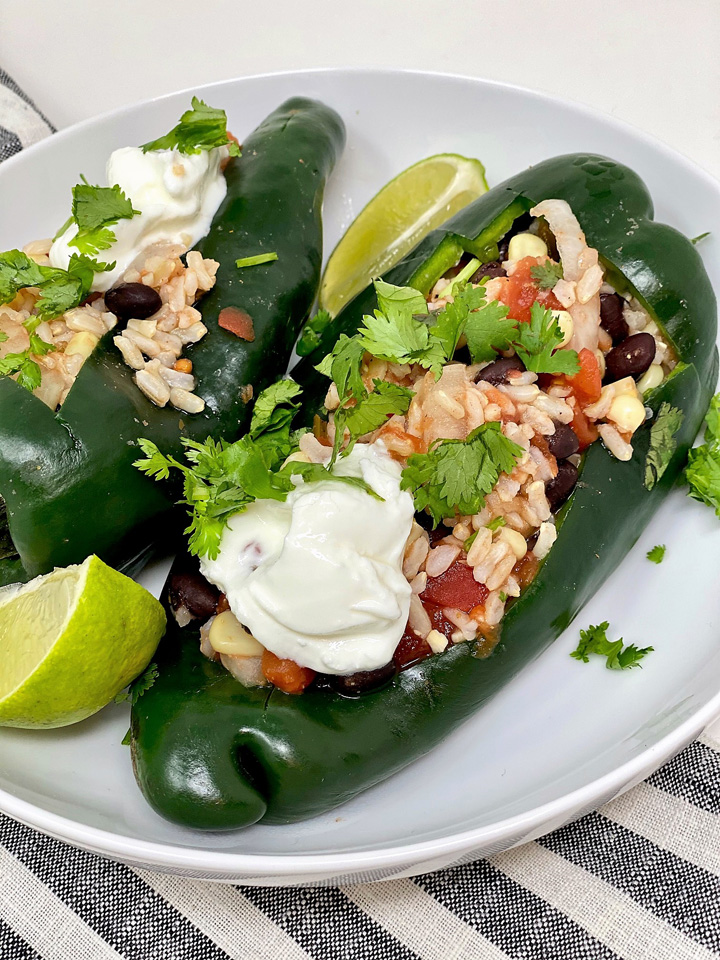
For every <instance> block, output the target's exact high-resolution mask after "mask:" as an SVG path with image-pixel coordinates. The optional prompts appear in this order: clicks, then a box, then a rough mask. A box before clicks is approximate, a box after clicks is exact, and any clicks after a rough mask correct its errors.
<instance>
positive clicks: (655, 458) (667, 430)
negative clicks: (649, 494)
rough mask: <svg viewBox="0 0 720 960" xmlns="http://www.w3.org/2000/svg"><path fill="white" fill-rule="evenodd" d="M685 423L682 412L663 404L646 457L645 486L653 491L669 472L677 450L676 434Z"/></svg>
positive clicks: (652, 432)
mask: <svg viewBox="0 0 720 960" xmlns="http://www.w3.org/2000/svg"><path fill="white" fill-rule="evenodd" d="M682 421H683V414H682V411H680V410H678V409H677V408H676V407H671V406H670V404H669V403H663V404H661V406H660V409H659V410H658V415H657V417H656V418H655V422H654V423H653V425H652V427H651V429H650V448H649V449H648V452H647V456H646V457H645V486H646V487H647V489H648V490H652V488H653V487H654V486H655V484H656V483H657V482H658V480H660V478H661V477H662V475H663V474H664V473H665V471H666V470H667V467H668V464H669V463H670V461H671V460H672V456H673V454H674V453H675V450H676V448H677V440H676V439H675V434H676V433H677V432H678V430H679V429H680V426H681V425H682Z"/></svg>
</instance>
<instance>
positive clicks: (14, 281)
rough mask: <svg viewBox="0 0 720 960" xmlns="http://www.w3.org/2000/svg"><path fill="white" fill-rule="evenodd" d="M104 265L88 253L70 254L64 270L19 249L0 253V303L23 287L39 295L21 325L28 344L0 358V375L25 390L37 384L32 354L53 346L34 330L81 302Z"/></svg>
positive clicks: (42, 353) (52, 348)
mask: <svg viewBox="0 0 720 960" xmlns="http://www.w3.org/2000/svg"><path fill="white" fill-rule="evenodd" d="M104 269H107V266H106V265H104V264H98V263H96V262H95V261H94V260H90V259H89V258H88V257H85V256H82V255H78V254H73V255H72V256H71V257H70V263H69V265H68V269H67V270H60V269H58V268H56V267H45V266H40V265H38V264H37V263H35V261H34V260H32V259H31V258H30V257H28V256H27V254H24V253H22V252H21V251H20V250H8V251H6V252H5V253H0V303H10V302H11V301H12V300H13V299H14V298H15V296H16V294H17V293H18V292H19V291H20V290H22V289H24V288H25V287H38V288H39V289H40V299H39V300H38V301H37V303H36V305H35V313H34V314H32V315H31V316H30V317H28V319H27V320H25V321H24V323H23V325H24V327H25V329H26V330H27V332H28V334H29V336H30V346H29V348H28V349H27V350H24V351H22V352H21V353H9V354H7V355H6V356H5V357H3V358H2V359H1V360H0V376H14V375H15V374H17V381H18V383H19V384H20V386H22V387H25V389H26V390H30V391H32V390H35V389H36V388H37V387H39V386H40V382H41V373H40V367H39V366H38V365H37V363H36V362H35V361H34V360H33V356H38V357H42V356H45V354H47V353H50V352H51V351H52V350H54V349H55V348H54V347H53V346H51V345H50V344H48V343H46V342H45V341H44V340H43V339H42V338H41V337H39V336H38V335H37V334H36V333H35V330H36V329H37V327H38V326H39V325H40V324H41V323H42V322H43V321H44V320H52V319H54V318H55V317H59V316H60V315H61V314H63V313H65V311H66V310H71V309H72V308H73V307H76V306H78V304H80V303H82V301H83V300H84V299H85V297H86V296H87V295H88V293H89V292H90V287H91V285H92V281H93V277H94V275H95V273H96V272H97V271H98V270H104Z"/></svg>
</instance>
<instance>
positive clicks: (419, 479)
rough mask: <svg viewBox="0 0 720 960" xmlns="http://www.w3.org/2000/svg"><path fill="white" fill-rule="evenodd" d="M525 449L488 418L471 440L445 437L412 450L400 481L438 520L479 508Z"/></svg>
mask: <svg viewBox="0 0 720 960" xmlns="http://www.w3.org/2000/svg"><path fill="white" fill-rule="evenodd" d="M522 454H523V450H522V447H519V446H518V445H517V444H516V443H513V442H512V440H509V439H508V438H507V437H506V436H505V435H504V434H503V433H502V431H501V429H500V424H499V423H497V422H495V421H493V422H491V423H484V424H483V425H482V426H480V427H478V428H477V429H476V430H473V432H472V433H471V434H470V435H469V436H468V438H467V440H443V441H441V442H440V443H438V444H437V445H436V446H434V447H433V448H432V449H431V450H430V451H429V452H428V453H418V454H413V455H412V456H411V457H410V458H409V460H408V464H407V466H406V467H405V469H404V470H403V473H402V479H401V482H400V485H401V487H402V489H403V490H410V491H411V492H412V493H413V496H414V498H415V509H416V510H424V509H426V508H427V509H428V510H429V511H430V515H431V516H432V518H433V520H434V521H435V525H437V524H438V523H439V522H440V521H441V520H442V519H444V518H445V517H453V516H455V515H456V513H460V514H466V515H467V514H474V513H477V512H478V511H479V510H480V509H481V508H482V506H483V505H484V503H485V496H486V495H487V494H488V493H490V492H491V490H492V489H493V487H494V486H495V484H496V483H497V480H498V477H499V476H500V474H501V473H512V470H513V468H514V466H515V464H516V463H517V461H518V460H519V459H520V457H521V456H522Z"/></svg>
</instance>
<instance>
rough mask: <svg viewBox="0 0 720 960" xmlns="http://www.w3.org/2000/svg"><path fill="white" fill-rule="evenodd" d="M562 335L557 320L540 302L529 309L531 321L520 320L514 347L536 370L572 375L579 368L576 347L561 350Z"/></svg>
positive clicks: (532, 368)
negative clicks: (559, 348) (574, 348)
mask: <svg viewBox="0 0 720 960" xmlns="http://www.w3.org/2000/svg"><path fill="white" fill-rule="evenodd" d="M562 341H563V334H562V331H561V330H560V327H559V326H558V322H557V320H556V319H555V317H554V316H553V315H552V311H551V310H547V309H546V308H545V307H543V306H542V304H540V303H538V302H537V301H536V302H535V303H533V305H532V307H531V309H530V322H529V323H519V324H518V327H517V338H516V339H515V342H514V344H513V345H514V347H515V351H516V353H517V355H518V356H519V357H520V359H521V360H522V362H523V363H524V364H525V367H526V368H527V369H528V370H532V371H533V373H567V374H569V375H571V376H572V375H573V374H575V373H577V372H578V370H579V369H580V364H579V362H578V355H577V353H576V352H575V351H574V350H558V349H557V348H558V347H559V345H560V344H561V343H562Z"/></svg>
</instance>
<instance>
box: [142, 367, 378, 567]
mask: <svg viewBox="0 0 720 960" xmlns="http://www.w3.org/2000/svg"><path fill="white" fill-rule="evenodd" d="M300 394H301V388H300V387H299V386H298V385H297V384H296V383H294V382H293V381H292V380H281V381H279V382H278V383H275V384H273V385H272V386H271V387H268V388H267V390H264V391H263V392H262V393H261V394H260V395H259V397H258V399H257V402H256V404H255V408H254V411H253V417H252V420H251V423H250V429H249V431H248V433H247V434H246V435H245V436H244V437H241V439H240V440H237V441H235V442H234V443H227V442H226V441H224V440H218V441H215V440H213V439H212V437H209V438H208V439H207V440H205V441H203V442H202V443H200V442H198V441H195V440H189V439H187V438H185V439H183V446H184V447H185V461H186V462H185V463H183V462H181V461H180V460H178V459H176V458H175V457H173V456H168V455H166V454H164V453H162V452H161V451H160V450H159V449H158V447H157V445H156V444H155V443H153V442H152V441H150V440H144V439H141V440H139V441H138V444H139V446H140V449H141V450H142V452H143V453H144V454H145V456H144V458H141V459H140V460H137V461H135V464H134V466H136V467H137V468H138V470H141V471H142V472H143V473H145V474H146V475H147V476H149V477H152V478H153V479H155V480H167V479H168V478H169V477H170V474H171V472H173V471H178V472H179V473H180V475H181V476H182V482H183V498H182V500H181V501H180V502H181V503H183V504H185V505H186V506H187V507H188V510H189V513H190V525H189V526H188V528H187V529H186V531H185V533H187V534H188V535H189V550H190V552H191V553H193V554H197V555H199V556H208V557H210V559H215V557H217V555H218V552H219V550H220V540H221V538H222V534H223V531H224V530H225V527H226V526H227V523H228V520H229V519H230V517H231V516H232V515H233V514H235V513H240V512H242V511H243V510H245V509H246V508H247V506H248V505H249V504H250V503H252V502H253V501H254V500H280V501H283V500H286V499H287V496H288V494H289V493H290V492H291V491H292V490H294V489H295V482H294V479H293V478H297V477H302V478H303V479H304V480H305V481H306V482H309V481H316V480H331V481H339V482H342V483H347V484H350V485H352V486H355V487H357V488H359V489H362V490H364V491H365V492H367V493H370V494H371V495H373V496H377V495H376V494H375V493H374V491H373V490H372V489H371V488H370V487H369V486H368V485H367V484H366V483H365V482H364V481H363V480H360V479H358V478H357V477H346V476H342V475H340V474H336V473H332V472H330V471H329V470H327V469H326V468H325V467H324V466H323V464H321V463H302V462H297V461H291V462H289V463H285V460H286V459H287V457H288V456H289V455H290V454H291V453H293V452H294V451H295V450H296V449H297V436H296V435H295V434H294V433H293V432H292V430H291V424H292V419H293V416H294V414H295V412H296V411H297V408H298V403H297V402H296V401H297V398H298V397H299V396H300Z"/></svg>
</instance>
